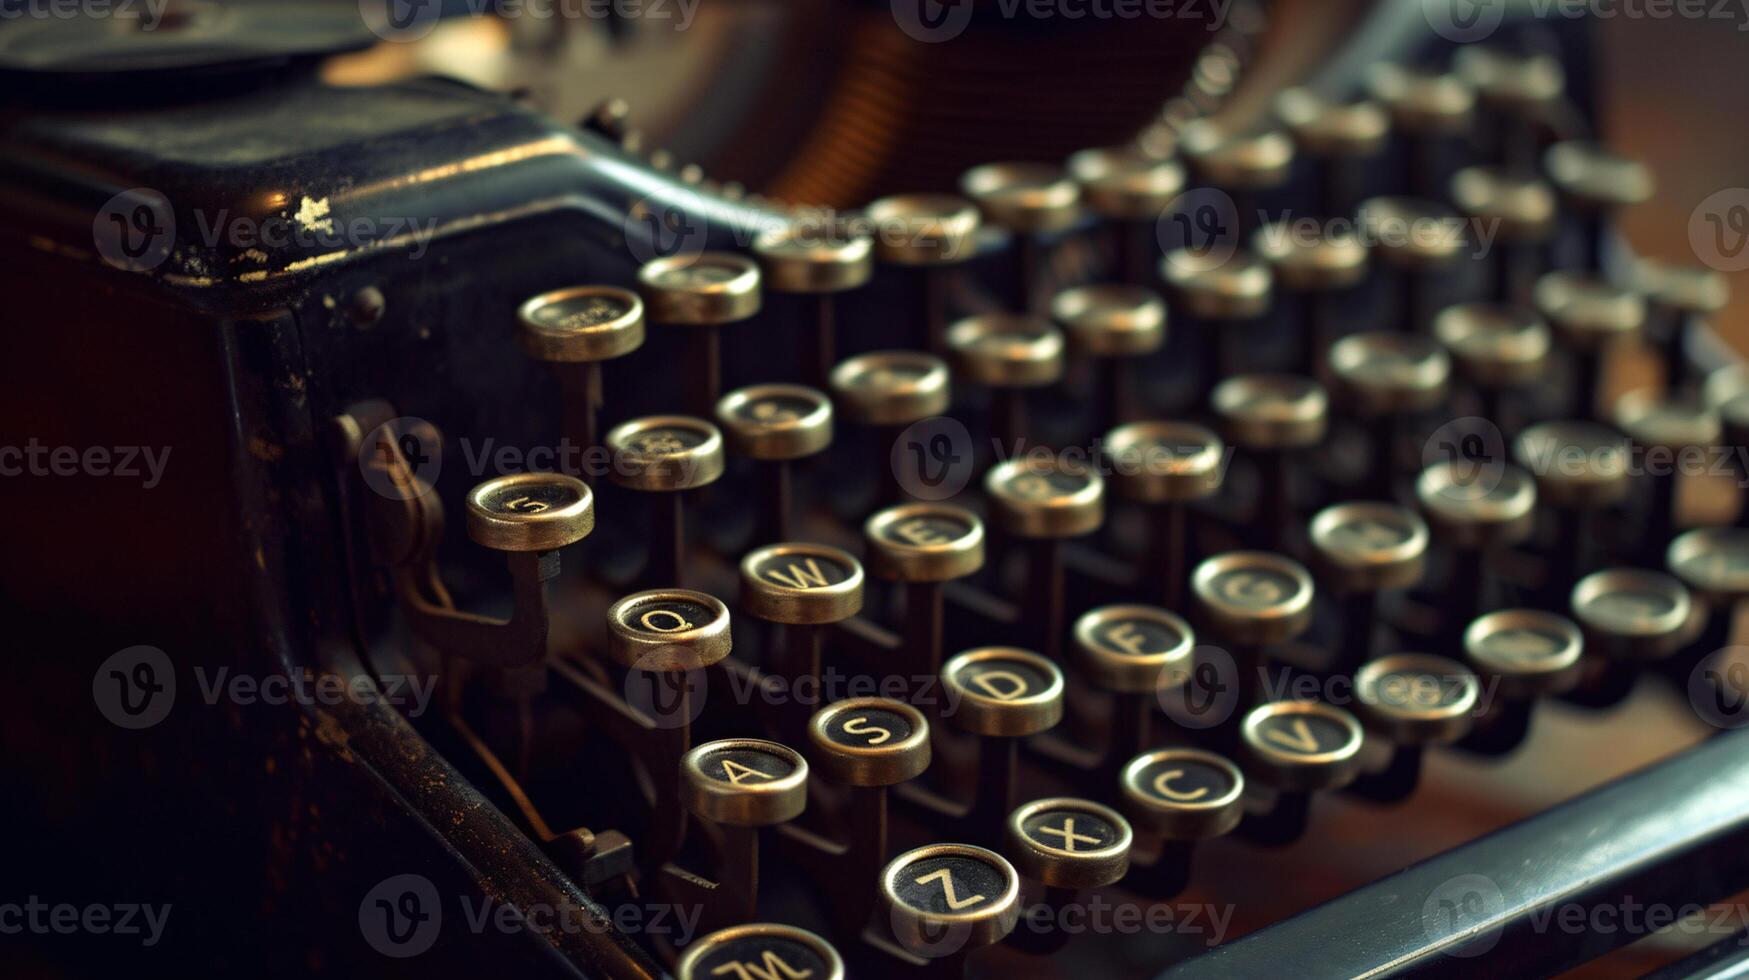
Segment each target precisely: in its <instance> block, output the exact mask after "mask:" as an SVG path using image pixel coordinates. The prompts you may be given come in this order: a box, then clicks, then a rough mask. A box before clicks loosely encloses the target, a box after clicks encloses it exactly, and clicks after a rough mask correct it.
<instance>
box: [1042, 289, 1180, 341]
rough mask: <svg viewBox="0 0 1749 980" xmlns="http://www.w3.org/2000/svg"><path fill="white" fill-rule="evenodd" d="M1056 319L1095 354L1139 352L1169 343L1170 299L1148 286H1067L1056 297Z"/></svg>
mask: <svg viewBox="0 0 1749 980" xmlns="http://www.w3.org/2000/svg"><path fill="white" fill-rule="evenodd" d="M1051 318H1052V319H1053V320H1055V321H1056V322H1057V324H1058V325H1059V326H1061V327H1062V328H1063V330H1064V331H1065V332H1067V334H1068V338H1069V343H1070V344H1071V345H1072V346H1074V348H1075V349H1076V350H1078V351H1081V352H1082V353H1085V354H1087V355H1089V356H1091V357H1102V358H1107V357H1109V358H1124V357H1139V356H1141V355H1143V354H1151V353H1153V352H1154V351H1157V350H1159V349H1160V345H1161V344H1163V343H1165V342H1166V304H1165V303H1163V302H1161V301H1160V297H1159V295H1158V294H1157V293H1155V292H1154V291H1153V290H1152V289H1147V288H1144V287H1142V286H1121V285H1113V284H1102V285H1094V286H1076V287H1074V288H1072V289H1065V290H1063V291H1062V292H1060V293H1058V294H1057V295H1056V296H1055V297H1053V298H1052V300H1051Z"/></svg>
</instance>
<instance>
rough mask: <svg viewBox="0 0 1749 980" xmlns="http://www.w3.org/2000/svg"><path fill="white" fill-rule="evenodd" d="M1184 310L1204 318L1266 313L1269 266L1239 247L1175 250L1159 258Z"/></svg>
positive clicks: (1242, 317) (1250, 316)
mask: <svg viewBox="0 0 1749 980" xmlns="http://www.w3.org/2000/svg"><path fill="white" fill-rule="evenodd" d="M1160 275H1161V277H1162V278H1164V279H1165V280H1166V285H1167V286H1168V287H1170V288H1171V290H1172V293H1173V295H1174V296H1176V297H1177V298H1178V301H1179V302H1180V303H1182V304H1184V310H1185V312H1187V313H1189V314H1190V315H1191V316H1195V317H1200V318H1202V319H1204V320H1212V321H1230V320H1249V319H1253V318H1255V317H1260V316H1262V315H1263V314H1265V313H1267V312H1269V303H1270V299H1271V285H1272V277H1271V276H1270V271H1269V266H1268V265H1265V264H1264V263H1263V262H1261V261H1259V260H1258V259H1257V257H1256V256H1253V255H1252V254H1251V253H1249V252H1247V251H1244V250H1242V249H1234V250H1232V251H1231V252H1228V251H1227V250H1225V249H1221V248H1213V249H1209V250H1207V251H1197V250H1195V249H1189V248H1179V249H1174V250H1172V251H1171V252H1170V253H1168V254H1167V255H1166V257H1165V258H1164V259H1162V260H1161V261H1160Z"/></svg>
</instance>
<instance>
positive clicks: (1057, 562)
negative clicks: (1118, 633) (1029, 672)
mask: <svg viewBox="0 0 1749 980" xmlns="http://www.w3.org/2000/svg"><path fill="white" fill-rule="evenodd" d="M984 492H985V493H986V494H987V495H988V496H989V499H990V510H991V514H992V516H993V517H994V519H995V520H996V523H997V524H998V525H999V526H1001V528H1002V529H1003V530H1004V531H1006V532H1007V533H1008V534H1010V535H1012V536H1014V537H1015V538H1019V539H1022V540H1023V542H1024V543H1023V545H1022V547H1024V549H1025V551H1026V580H1025V583H1026V584H1025V590H1026V594H1025V600H1024V603H1023V606H1022V609H1023V616H1024V618H1025V620H1026V624H1027V626H1028V628H1029V629H1031V630H1032V631H1034V632H1033V635H1035V636H1036V637H1038V641H1037V642H1038V644H1039V647H1040V648H1041V649H1042V650H1043V651H1044V653H1045V655H1046V656H1048V657H1050V658H1051V659H1053V660H1055V659H1057V656H1058V653H1059V651H1060V650H1061V649H1062V643H1063V633H1064V624H1065V621H1066V615H1067V613H1066V611H1065V609H1066V607H1065V603H1066V598H1067V597H1066V583H1065V573H1064V568H1063V547H1062V545H1063V540H1064V539H1065V538H1071V537H1075V536H1077V535H1082V534H1089V533H1091V532H1093V531H1096V530H1098V529H1099V526H1100V525H1101V524H1102V523H1104V522H1105V484H1104V482H1103V480H1102V479H1101V478H1100V476H1099V474H1098V473H1097V472H1095V471H1094V470H1092V469H1089V468H1087V467H1082V466H1076V465H1072V464H1069V463H1067V462H1065V461H1064V460H1063V459H1062V458H1061V457H1057V456H1052V457H1049V458H1048V459H1044V460H1033V459H1011V460H1009V461H1007V462H1005V463H999V464H997V465H996V466H995V467H993V468H991V470H990V472H989V474H988V476H986V477H985V479H984Z"/></svg>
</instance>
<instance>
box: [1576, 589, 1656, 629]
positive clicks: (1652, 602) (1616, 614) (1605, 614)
mask: <svg viewBox="0 0 1749 980" xmlns="http://www.w3.org/2000/svg"><path fill="white" fill-rule="evenodd" d="M1675 610H1676V602H1675V600H1673V599H1671V598H1670V597H1669V596H1667V595H1662V594H1659V593H1657V592H1637V591H1630V590H1627V589H1623V590H1621V591H1618V592H1604V593H1601V594H1599V595H1596V596H1594V597H1592V599H1591V601H1590V602H1587V603H1586V604H1585V611H1586V612H1587V613H1588V614H1590V615H1591V617H1592V618H1593V619H1596V620H1598V621H1600V622H1602V623H1604V624H1605V625H1607V626H1609V627H1611V628H1614V629H1617V630H1621V631H1623V632H1628V631H1631V630H1634V629H1636V628H1638V627H1640V626H1641V625H1642V624H1645V623H1649V622H1651V621H1653V620H1656V619H1661V618H1663V617H1665V616H1668V615H1670V614H1671V613H1672V612H1674V611H1675Z"/></svg>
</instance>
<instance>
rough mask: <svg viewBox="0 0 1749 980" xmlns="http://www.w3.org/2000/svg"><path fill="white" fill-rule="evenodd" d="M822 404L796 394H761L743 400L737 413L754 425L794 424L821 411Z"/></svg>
mask: <svg viewBox="0 0 1749 980" xmlns="http://www.w3.org/2000/svg"><path fill="white" fill-rule="evenodd" d="M820 405H821V403H820V402H817V401H812V400H810V399H806V398H798V397H796V396H794V395H761V396H759V397H758V398H750V399H748V400H747V401H744V402H742V403H741V404H740V405H739V406H738V407H737V409H736V411H735V415H736V416H737V417H739V418H741V419H744V420H745V421H747V422H751V423H753V424H754V425H770V426H781V425H793V424H794V423H796V422H800V421H801V420H802V419H805V418H807V417H808V416H809V415H812V414H813V413H814V412H817V411H819V409H820Z"/></svg>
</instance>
